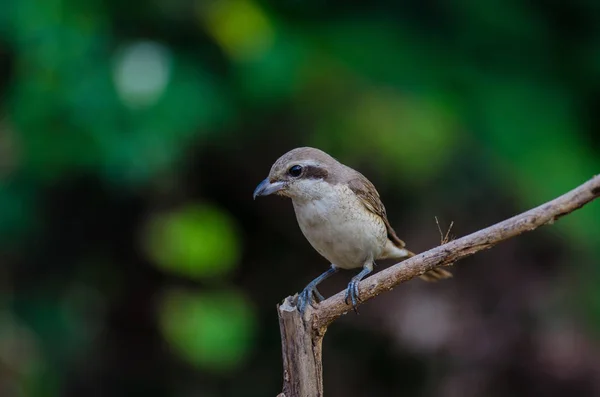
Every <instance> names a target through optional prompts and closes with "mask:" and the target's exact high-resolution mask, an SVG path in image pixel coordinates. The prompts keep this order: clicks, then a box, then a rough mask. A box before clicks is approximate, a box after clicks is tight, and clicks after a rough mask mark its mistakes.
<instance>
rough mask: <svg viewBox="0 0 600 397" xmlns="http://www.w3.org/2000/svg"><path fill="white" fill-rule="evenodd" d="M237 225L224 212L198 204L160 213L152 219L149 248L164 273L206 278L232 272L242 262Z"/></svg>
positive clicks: (149, 229) (147, 243)
mask: <svg viewBox="0 0 600 397" xmlns="http://www.w3.org/2000/svg"><path fill="white" fill-rule="evenodd" d="M234 227H235V223H234V220H233V219H231V218H230V217H229V216H228V215H227V213H225V212H224V211H223V210H222V209H220V208H218V207H215V206H210V205H206V204H205V205H194V206H187V207H183V208H180V209H176V210H173V211H172V212H169V213H167V214H157V215H154V218H153V219H151V220H150V224H149V226H148V231H147V232H146V238H145V246H146V250H147V251H148V255H149V256H150V258H152V259H153V260H154V262H155V263H156V264H157V265H158V266H160V267H161V268H162V269H163V270H165V271H169V272H173V273H175V274H180V275H182V276H185V277H189V278H192V279H194V278H196V279H202V278H206V277H214V276H222V275H226V274H228V273H230V272H231V270H232V269H233V268H234V266H235V265H237V264H238V263H239V262H238V261H239V260H240V256H241V255H240V248H239V247H240V242H239V241H238V240H239V239H238V237H237V234H236V233H235V230H234Z"/></svg>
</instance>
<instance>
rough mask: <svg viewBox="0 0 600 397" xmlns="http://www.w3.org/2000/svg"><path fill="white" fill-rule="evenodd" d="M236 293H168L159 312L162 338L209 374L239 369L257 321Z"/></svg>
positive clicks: (176, 291) (249, 345) (180, 291)
mask: <svg viewBox="0 0 600 397" xmlns="http://www.w3.org/2000/svg"><path fill="white" fill-rule="evenodd" d="M252 312H253V311H252V308H251V307H249V305H248V300H247V299H245V298H244V297H243V296H242V295H241V294H240V293H238V292H236V291H223V292H204V293H191V292H186V291H183V290H172V291H167V292H166V293H165V296H164V298H163V299H162V304H161V307H160V312H159V321H160V326H161V329H162V332H163V334H164V335H165V338H166V339H167V341H168V342H169V343H170V344H171V346H172V347H173V348H174V349H175V350H176V351H177V352H178V353H179V354H180V355H181V356H182V357H184V358H185V359H187V360H189V361H190V362H191V363H192V364H194V365H198V366H200V367H201V368H203V369H205V370H207V371H211V372H212V371H225V370H231V369H232V367H236V366H239V365H241V364H242V363H243V359H244V358H245V356H247V354H248V353H249V352H250V349H251V347H252V342H253V338H254V335H255V334H256V321H255V319H254V318H253V315H252Z"/></svg>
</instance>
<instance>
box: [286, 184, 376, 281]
mask: <svg viewBox="0 0 600 397" xmlns="http://www.w3.org/2000/svg"><path fill="white" fill-rule="evenodd" d="M313 183H314V184H317V185H315V186H312V188H314V189H319V191H320V192H319V193H320V194H319V197H320V198H319V199H312V200H302V199H297V198H295V199H293V200H292V201H293V203H294V210H295V211H296V217H297V219H298V224H299V225H300V229H301V230H302V233H304V236H305V237H306V238H307V240H308V241H309V242H310V244H311V245H312V246H313V247H314V248H315V249H316V250H317V251H318V252H319V253H320V254H321V255H323V256H324V257H325V258H327V260H329V261H330V262H331V263H332V264H334V265H336V266H338V267H340V268H344V269H351V268H356V267H362V266H363V265H364V264H365V262H367V261H372V260H373V259H375V258H377V257H379V256H380V254H381V253H382V251H383V248H384V246H385V243H386V242H387V233H386V228H385V224H384V223H383V221H382V219H381V218H379V217H378V216H377V215H375V214H373V213H372V212H370V211H368V210H367V209H366V208H365V207H364V205H363V204H362V202H361V201H360V200H359V199H358V197H356V195H355V194H354V192H352V191H351V190H350V189H349V188H348V187H347V186H345V185H330V184H329V183H326V182H323V181H313Z"/></svg>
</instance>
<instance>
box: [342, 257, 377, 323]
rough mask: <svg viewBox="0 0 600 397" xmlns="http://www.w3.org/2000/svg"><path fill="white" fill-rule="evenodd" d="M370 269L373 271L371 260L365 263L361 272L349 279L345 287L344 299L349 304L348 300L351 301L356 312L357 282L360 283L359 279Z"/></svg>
mask: <svg viewBox="0 0 600 397" xmlns="http://www.w3.org/2000/svg"><path fill="white" fill-rule="evenodd" d="M372 271H373V261H369V262H367V263H365V264H364V266H363V269H362V270H361V272H360V273H358V274H357V275H356V276H354V277H352V280H350V283H349V284H348V289H346V299H345V301H346V304H347V305H349V304H350V303H349V302H348V300H350V301H351V302H352V307H353V308H354V311H355V312H356V313H358V310H357V309H356V305H357V303H358V302H360V295H359V292H358V283H360V280H362V279H363V278H365V276H366V275H367V274H369V273H371V272H372Z"/></svg>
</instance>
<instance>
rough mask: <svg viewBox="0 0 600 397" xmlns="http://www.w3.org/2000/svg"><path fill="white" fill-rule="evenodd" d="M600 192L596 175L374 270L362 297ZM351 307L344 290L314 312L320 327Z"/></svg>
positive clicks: (542, 220) (550, 218)
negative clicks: (496, 220)
mask: <svg viewBox="0 0 600 397" xmlns="http://www.w3.org/2000/svg"><path fill="white" fill-rule="evenodd" d="M599 195H600V175H597V176H595V177H594V178H592V179H591V180H589V181H588V182H586V183H584V184H583V185H581V186H579V187H577V188H576V189H573V190H571V191H570V192H568V193H566V194H564V195H562V196H560V197H558V198H556V199H554V200H552V201H550V202H548V203H546V204H543V205H540V206H539V207H536V208H534V209H532V210H529V211H527V212H524V213H522V214H519V215H517V216H514V217H512V218H510V219H507V220H505V221H503V222H500V223H497V224H495V225H493V226H490V227H488V228H486V229H483V230H480V231H477V232H475V233H472V234H469V235H468V236H465V237H462V238H459V239H458V240H453V241H450V242H449V243H447V244H444V245H440V246H438V247H435V248H433V249H430V250H429V251H425V252H423V253H421V254H419V255H415V256H413V257H412V258H409V259H407V260H405V261H403V262H400V263H397V264H395V265H393V266H391V267H389V268H387V269H384V270H382V271H380V272H378V273H375V274H374V275H373V276H371V277H369V278H367V279H365V280H363V281H362V282H361V283H360V285H359V290H360V297H361V299H362V301H363V302H365V301H367V300H369V299H372V298H374V297H375V296H377V295H379V294H380V293H382V292H384V291H389V290H391V289H392V288H394V287H395V286H397V285H398V284H400V283H402V282H404V281H408V280H410V279H412V278H414V277H417V276H420V275H421V274H423V273H425V272H427V271H429V270H431V269H433V268H435V267H438V266H444V265H449V264H452V263H454V262H456V261H458V260H460V259H463V258H466V257H467V256H471V255H473V254H475V253H477V252H479V251H482V250H485V249H489V248H492V247H493V246H494V245H496V244H498V243H500V242H502V241H504V240H507V239H509V238H511V237H515V236H518V235H519V234H521V233H524V232H528V231H532V230H535V229H537V228H538V227H540V226H543V225H545V224H552V223H554V221H556V220H557V219H559V218H561V217H562V216H564V215H567V214H569V213H571V212H573V211H575V210H577V209H579V208H581V207H582V206H584V205H585V204H587V203H588V202H590V201H592V200H593V199H595V198H596V197H598V196H599ZM350 309H351V306H349V305H347V304H346V303H345V302H344V292H343V291H342V292H340V293H338V294H336V295H334V296H332V297H331V298H329V299H327V300H325V301H323V302H322V303H321V304H319V306H318V308H317V309H316V310H315V311H314V312H313V316H315V319H314V324H315V325H316V326H317V327H319V328H320V327H327V326H328V325H329V324H330V323H331V322H332V321H333V320H335V319H336V318H338V317H339V316H341V315H342V314H344V313H345V312H347V311H348V310H350Z"/></svg>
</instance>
